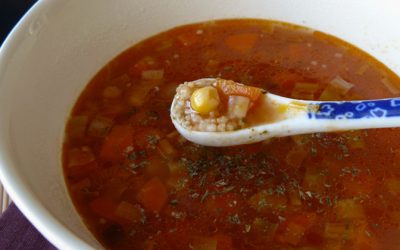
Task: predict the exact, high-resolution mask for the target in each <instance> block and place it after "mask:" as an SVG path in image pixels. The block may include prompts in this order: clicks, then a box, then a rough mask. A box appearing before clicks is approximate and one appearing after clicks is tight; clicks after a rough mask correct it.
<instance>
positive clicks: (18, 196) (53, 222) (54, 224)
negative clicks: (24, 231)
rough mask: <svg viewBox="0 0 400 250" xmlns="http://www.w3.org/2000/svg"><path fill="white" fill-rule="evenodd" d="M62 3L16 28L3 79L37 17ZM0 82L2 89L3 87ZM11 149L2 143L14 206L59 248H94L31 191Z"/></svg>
mask: <svg viewBox="0 0 400 250" xmlns="http://www.w3.org/2000/svg"><path fill="white" fill-rule="evenodd" d="M57 4H59V2H57V1H51V0H38V1H37V2H36V3H34V4H33V6H32V7H31V8H30V9H29V10H28V11H27V12H26V13H25V14H24V15H23V17H22V18H21V19H20V20H19V21H18V22H17V24H16V25H15V26H14V27H13V29H12V30H11V32H10V33H9V34H8V35H7V37H6V39H5V40H4V42H3V44H2V45H1V47H0V79H2V78H3V75H4V72H5V70H4V69H5V68H6V66H7V61H9V60H10V59H11V57H12V55H13V54H14V53H15V51H16V50H17V49H18V47H19V46H20V44H21V42H22V41H23V39H24V36H25V34H24V33H25V32H26V30H29V26H30V24H31V23H32V22H34V20H35V18H36V17H37V16H40V15H42V14H45V13H46V12H47V11H48V10H50V9H52V8H54V7H55V6H57ZM2 85H3V84H2V83H1V82H0V88H1V87H2ZM6 152H7V149H6V146H5V145H4V144H1V143H0V180H1V182H2V184H3V186H4V188H5V189H6V191H7V192H8V194H9V195H10V197H11V199H12V201H13V202H14V204H15V205H16V206H17V207H18V208H19V209H20V210H21V212H22V213H23V215H24V216H26V218H27V219H28V220H29V221H30V222H31V223H32V224H33V226H34V227H35V228H36V229H37V230H38V231H39V232H40V233H41V234H42V235H43V236H44V237H45V238H46V239H47V240H48V241H50V242H51V243H52V244H53V245H54V246H55V247H57V248H59V249H94V248H93V247H91V246H89V245H88V244H87V243H86V242H84V241H83V240H82V239H80V238H79V237H77V236H76V235H75V234H74V233H73V232H72V231H70V230H69V229H68V228H67V227H66V226H65V225H63V224H62V223H60V221H58V220H57V219H56V218H55V217H54V215H53V214H52V213H50V211H49V210H48V209H47V208H46V207H45V206H43V205H42V204H41V203H40V201H39V200H38V199H37V198H36V197H35V196H34V194H33V193H32V192H31V191H30V189H29V185H28V184H26V183H24V182H23V181H22V179H21V177H19V175H18V173H17V171H16V169H17V168H16V167H15V164H16V163H15V162H14V161H13V160H12V159H11V157H10V156H8V155H7V153H6Z"/></svg>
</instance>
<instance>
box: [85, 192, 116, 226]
mask: <svg viewBox="0 0 400 250" xmlns="http://www.w3.org/2000/svg"><path fill="white" fill-rule="evenodd" d="M89 207H90V209H91V210H92V211H93V212H94V213H95V214H97V215H98V216H101V217H103V218H105V219H109V220H115V217H114V211H115V209H116V208H117V204H115V202H114V201H113V200H112V199H110V198H107V197H103V196H102V197H99V198H97V199H95V200H93V201H92V202H90V205H89Z"/></svg>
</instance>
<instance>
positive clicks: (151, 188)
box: [136, 177, 168, 213]
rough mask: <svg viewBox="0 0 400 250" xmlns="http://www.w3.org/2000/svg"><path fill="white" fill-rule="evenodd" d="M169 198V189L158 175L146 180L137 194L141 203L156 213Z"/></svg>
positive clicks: (137, 198)
mask: <svg viewBox="0 0 400 250" xmlns="http://www.w3.org/2000/svg"><path fill="white" fill-rule="evenodd" d="M167 198H168V194H167V189H166V188H165V186H164V184H163V183H162V182H161V181H160V179H159V178H158V177H153V178H152V179H150V180H149V181H148V182H146V184H144V186H143V187H142V188H141V189H140V190H139V192H138V193H137V195H136V200H137V201H138V202H139V203H140V204H142V205H143V206H144V207H145V208H147V209H149V210H151V211H153V212H156V213H158V212H160V211H161V209H162V208H163V207H164V205H165V203H166V202H167Z"/></svg>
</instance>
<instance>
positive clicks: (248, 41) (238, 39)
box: [225, 33, 258, 53]
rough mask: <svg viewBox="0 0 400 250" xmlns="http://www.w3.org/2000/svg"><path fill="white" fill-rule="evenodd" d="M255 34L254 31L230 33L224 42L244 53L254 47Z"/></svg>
mask: <svg viewBox="0 0 400 250" xmlns="http://www.w3.org/2000/svg"><path fill="white" fill-rule="evenodd" d="M257 36H258V35H257V34H255V33H243V34H236V35H231V36H229V37H227V38H226V40H225V44H226V45H227V46H228V47H229V48H230V49H232V50H235V51H238V52H241V53H246V52H248V51H250V50H251V48H253V47H254V44H255V43H256V41H257Z"/></svg>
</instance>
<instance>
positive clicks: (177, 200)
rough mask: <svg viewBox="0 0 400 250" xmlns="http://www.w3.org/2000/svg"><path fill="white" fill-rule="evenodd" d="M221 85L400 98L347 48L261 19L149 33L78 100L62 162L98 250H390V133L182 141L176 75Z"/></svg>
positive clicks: (393, 168) (394, 205) (395, 179)
mask: <svg viewBox="0 0 400 250" xmlns="http://www.w3.org/2000/svg"><path fill="white" fill-rule="evenodd" d="M205 77H215V78H224V79H231V80H234V81H236V82H241V83H244V84H247V85H252V86H255V87H258V88H262V89H265V90H267V91H269V92H272V93H274V94H279V95H283V96H287V97H292V98H297V99H305V100H355V99H369V98H384V97H392V96H395V95H397V94H399V93H400V92H399V89H398V88H397V86H400V79H399V78H398V77H397V76H396V75H394V74H393V73H392V72H391V71H390V70H389V69H387V68H386V67H385V66H384V65H382V64H381V63H379V62H377V61H376V60H375V59H373V58H371V57H370V56H368V55H367V54H365V53H364V52H362V51H360V50H358V49H357V48H355V47H353V46H351V45H349V44H347V43H345V42H343V41H341V40H339V39H337V38H334V37H331V36H329V35H326V34H324V33H321V32H318V31H312V30H309V29H306V28H302V27H298V26H293V25H288V24H284V23H279V22H273V21H265V20H250V19H242V20H221V21H213V22H206V23H199V24H193V25H188V26H182V27H178V28H175V29H172V30H169V31H167V32H164V33H161V34H158V35H156V36H154V37H151V38H149V39H147V40H145V41H143V42H141V43H139V44H137V45H135V46H133V47H132V48H130V49H128V50H127V51H125V52H123V53H122V54H121V55H119V56H118V57H116V58H115V59H113V60H112V61H111V62H109V63H108V64H107V65H106V66H105V67H104V68H103V69H101V70H100V72H99V73H98V74H97V75H96V76H95V77H94V78H93V80H92V81H91V82H90V83H89V84H88V86H87V87H86V89H85V90H84V91H83V93H82V94H81V96H80V97H79V99H78V101H77V103H76V104H75V106H74V109H73V111H72V113H71V117H70V119H69V121H68V124H67V129H66V135H65V143H64V146H63V152H64V153H63V162H64V163H63V164H64V172H65V179H66V183H67V186H68V188H69V191H70V195H71V197H72V200H73V202H74V204H75V206H76V209H77V210H78V212H79V213H80V214H81V216H82V218H83V220H84V222H85V223H86V225H87V227H88V228H89V229H90V231H91V232H93V234H94V235H95V236H96V237H97V239H98V240H99V241H100V242H101V243H102V244H103V245H104V246H105V247H106V248H109V249H207V250H215V249H217V250H221V249H282V248H283V249H317V248H318V249H319V248H324V249H395V248H396V247H397V246H398V245H399V244H400V237H398V236H399V235H400V197H399V195H400V174H399V169H400V165H399V160H400V140H398V139H397V137H398V134H399V130H398V129H379V130H361V131H344V132H341V133H318V134H309V135H301V136H291V137H285V138H277V139H274V140H271V141H266V142H262V143H257V144H252V145H244V146H236V147H226V148H213V147H204V146H199V145H196V144H193V143H190V142H188V141H186V140H185V139H184V138H182V137H181V136H180V135H179V134H178V133H177V131H176V130H175V129H174V127H173V125H172V122H171V120H170V117H169V108H170V105H171V101H172V98H173V96H174V94H175V91H176V87H177V86H178V85H179V84H180V83H183V82H185V81H192V80H195V79H199V78H205Z"/></svg>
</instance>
